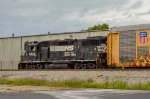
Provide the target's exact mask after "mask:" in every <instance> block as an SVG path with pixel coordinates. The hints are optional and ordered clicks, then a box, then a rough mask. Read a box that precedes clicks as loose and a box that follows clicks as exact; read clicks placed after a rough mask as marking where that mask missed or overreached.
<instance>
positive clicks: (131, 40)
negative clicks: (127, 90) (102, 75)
mask: <svg viewBox="0 0 150 99" xmlns="http://www.w3.org/2000/svg"><path fill="white" fill-rule="evenodd" d="M107 65H108V67H121V68H125V67H150V30H143V31H123V32H113V33H109V34H108V36H107Z"/></svg>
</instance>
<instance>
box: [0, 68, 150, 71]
mask: <svg viewBox="0 0 150 99" xmlns="http://www.w3.org/2000/svg"><path fill="white" fill-rule="evenodd" d="M0 71H150V68H137V69H133V68H131V69H121V68H118V69H28V70H25V69H24V70H0Z"/></svg>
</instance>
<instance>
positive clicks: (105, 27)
mask: <svg viewBox="0 0 150 99" xmlns="http://www.w3.org/2000/svg"><path fill="white" fill-rule="evenodd" d="M108 29H109V25H108V24H106V23H103V24H98V25H94V26H92V27H89V28H88V30H89V31H90V30H108Z"/></svg>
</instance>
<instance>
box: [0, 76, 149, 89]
mask: <svg viewBox="0 0 150 99" xmlns="http://www.w3.org/2000/svg"><path fill="white" fill-rule="evenodd" d="M0 85H17V86H22V85H28V86H49V87H71V88H103V89H130V90H150V82H149V83H146V84H141V83H138V84H132V85H129V84H128V83H126V82H123V81H119V80H118V81H114V82H105V83H94V82H92V81H89V80H87V81H79V80H70V81H63V82H49V81H46V80H38V79H31V78H26V79H13V80H9V79H6V78H4V79H0Z"/></svg>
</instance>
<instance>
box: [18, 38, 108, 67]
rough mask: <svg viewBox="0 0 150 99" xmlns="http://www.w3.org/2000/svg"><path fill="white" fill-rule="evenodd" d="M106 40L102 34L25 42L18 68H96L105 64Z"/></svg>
mask: <svg viewBox="0 0 150 99" xmlns="http://www.w3.org/2000/svg"><path fill="white" fill-rule="evenodd" d="M106 41H107V38H106V37H103V36H98V37H88V38H87V39H65V40H53V41H52V40H50V41H41V42H37V41H33V42H28V41H27V42H25V44H24V50H25V53H24V55H22V56H21V61H20V63H19V65H18V68H19V69H50V68H72V69H96V68H103V66H106V62H107V61H106Z"/></svg>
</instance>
